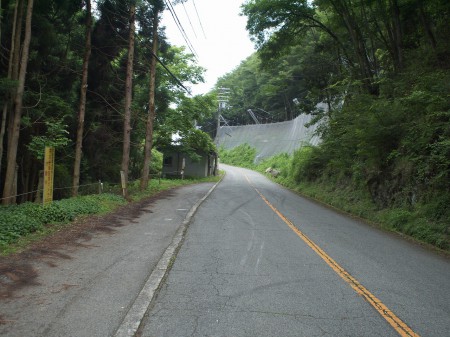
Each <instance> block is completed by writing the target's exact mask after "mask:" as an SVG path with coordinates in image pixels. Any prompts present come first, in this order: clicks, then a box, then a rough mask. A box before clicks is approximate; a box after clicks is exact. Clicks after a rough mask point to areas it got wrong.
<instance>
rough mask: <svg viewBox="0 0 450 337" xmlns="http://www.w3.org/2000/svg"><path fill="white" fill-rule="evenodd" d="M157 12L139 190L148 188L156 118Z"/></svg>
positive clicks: (154, 20) (154, 23)
mask: <svg viewBox="0 0 450 337" xmlns="http://www.w3.org/2000/svg"><path fill="white" fill-rule="evenodd" d="M158 16H159V12H158V10H155V16H154V18H153V44H152V54H153V55H152V58H151V61H150V84H149V88H150V94H149V104H148V106H149V111H148V117H147V128H146V132H145V146H144V167H143V168H142V177H141V184H140V189H141V191H143V190H145V189H146V188H147V186H148V181H149V171H150V162H151V158H152V147H153V123H154V120H155V116H156V109H155V82H156V81H155V78H156V56H157V53H158V24H159V17H158Z"/></svg>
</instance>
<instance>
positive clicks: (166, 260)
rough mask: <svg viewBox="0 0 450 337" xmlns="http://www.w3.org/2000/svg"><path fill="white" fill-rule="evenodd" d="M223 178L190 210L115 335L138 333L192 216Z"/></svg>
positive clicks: (131, 335) (123, 335) (125, 336)
mask: <svg viewBox="0 0 450 337" xmlns="http://www.w3.org/2000/svg"><path fill="white" fill-rule="evenodd" d="M222 179H223V177H222V178H221V179H220V180H219V181H218V182H217V183H216V184H215V185H214V186H213V187H211V189H210V190H209V191H208V193H206V194H205V196H204V197H203V198H201V199H200V200H199V201H197V203H196V204H195V205H194V206H192V208H191V209H190V210H189V212H188V214H187V215H186V217H185V219H184V220H183V223H182V225H181V226H180V228H179V229H178V230H177V232H176V234H175V236H174V237H173V239H172V242H171V244H170V245H169V246H168V247H167V248H166V251H165V252H164V254H163V255H162V257H161V259H160V260H159V262H158V264H157V265H156V267H155V269H153V271H152V273H151V274H150V276H149V278H148V279H147V281H146V282H145V285H144V287H143V288H142V290H141V291H140V293H139V295H138V296H137V297H136V299H135V301H134V303H133V304H132V305H131V307H130V310H128V313H127V314H126V316H125V318H124V319H123V321H122V323H121V324H120V326H119V328H118V329H117V331H116V333H115V334H114V337H133V336H135V335H136V332H137V331H138V329H139V327H140V325H141V322H142V320H143V318H144V316H145V314H146V312H147V310H148V308H149V306H150V304H151V302H152V300H153V298H154V297H155V294H156V292H157V290H158V289H159V287H160V285H161V283H162V281H163V280H164V277H165V276H166V274H167V273H168V272H169V270H170V267H171V261H172V259H173V258H175V257H176V254H177V252H178V249H179V248H180V246H181V244H182V242H183V238H184V235H185V233H186V230H187V228H188V226H189V224H190V222H191V220H192V217H193V216H194V214H195V213H196V212H197V209H198V208H199V207H200V205H201V204H202V203H203V202H204V201H205V200H206V199H207V198H208V197H209V195H210V194H211V193H212V192H213V191H214V189H215V188H216V187H217V185H219V184H220V182H221V181H222Z"/></svg>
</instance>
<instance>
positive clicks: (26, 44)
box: [3, 0, 34, 205]
mask: <svg viewBox="0 0 450 337" xmlns="http://www.w3.org/2000/svg"><path fill="white" fill-rule="evenodd" d="M33 1H34V0H28V6H27V15H26V21H25V38H24V41H23V50H22V58H21V62H20V70H19V79H18V80H19V81H18V86H17V92H16V97H15V99H14V105H15V106H14V117H13V125H12V126H13V127H12V129H11V130H10V132H11V137H10V143H9V144H8V153H7V157H6V175H5V186H4V188H3V198H6V199H3V204H5V205H7V204H9V203H10V202H11V197H12V196H13V195H15V193H16V192H15V191H14V190H13V188H14V175H15V171H16V158H17V148H18V145H19V134H20V120H21V117H22V104H23V93H24V90H25V76H26V73H27V65H28V53H29V48H30V41H31V19H32V15H33Z"/></svg>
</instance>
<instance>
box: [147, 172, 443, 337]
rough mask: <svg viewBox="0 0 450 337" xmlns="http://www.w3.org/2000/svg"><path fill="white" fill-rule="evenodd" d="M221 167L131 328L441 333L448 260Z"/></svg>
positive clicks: (153, 331)
mask: <svg viewBox="0 0 450 337" xmlns="http://www.w3.org/2000/svg"><path fill="white" fill-rule="evenodd" d="M224 167H225V169H226V171H227V175H226V177H225V178H224V180H223V181H222V182H221V183H220V184H219V185H218V186H217V188H216V189H215V190H214V191H213V192H212V193H211V195H210V196H209V197H208V198H207V199H206V201H205V202H204V203H203V204H202V205H201V207H200V208H199V209H198V212H197V213H196V215H195V216H194V218H193V221H192V222H191V224H190V226H189V229H188V231H187V233H186V236H185V240H184V242H183V244H182V246H181V249H180V251H179V252H178V255H177V257H176V260H175V262H174V264H173V266H172V269H171V270H170V272H169V273H168V275H167V277H166V279H165V281H164V282H163V283H162V285H161V288H160V291H159V293H158V295H157V296H156V298H155V299H154V300H153V302H152V304H151V306H150V308H149V311H148V312H147V315H146V317H145V318H144V320H143V321H142V324H141V328H140V331H139V333H140V335H141V336H148V337H150V336H153V337H156V336H158V337H159V336H170V337H177V336H179V337H185V336H208V337H212V336H230V337H231V336H233V337H238V336H258V337H261V336H308V337H313V336H359V337H361V336H399V335H400V336H436V337H443V336H450V261H449V259H448V258H445V257H441V256H439V255H438V254H436V253H434V252H431V251H429V250H427V249H425V248H422V247H421V246H419V245H417V244H414V243H411V242H409V241H407V240H405V239H403V238H401V237H400V236H398V235H395V234H392V233H387V232H384V231H381V230H378V229H376V228H373V227H371V226H369V225H367V224H364V223H362V222H359V221H358V220H355V219H352V218H349V217H347V216H344V215H341V214H339V213H336V212H334V211H333V210H330V209H328V208H325V207H323V206H320V205H318V204H316V203H314V202H311V201H309V200H307V199H304V198H301V197H299V196H297V195H295V194H293V193H291V192H289V191H287V190H285V189H283V188H281V187H279V186H278V185H276V184H274V183H272V182H270V181H269V180H268V179H267V178H265V177H264V176H262V175H260V174H258V173H255V172H252V171H249V170H245V169H238V168H232V167H227V166H224Z"/></svg>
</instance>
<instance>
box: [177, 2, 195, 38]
mask: <svg viewBox="0 0 450 337" xmlns="http://www.w3.org/2000/svg"><path fill="white" fill-rule="evenodd" d="M181 4H182V5H183V9H184V13H185V14H186V17H187V19H188V21H189V24H190V25H191V28H192V32H193V33H194V35H195V37H196V38H197V33H196V32H195V29H194V26H193V25H192V21H191V18H190V16H189V14H188V12H187V9H186V6H185V5H184V2H182V3H181Z"/></svg>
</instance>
